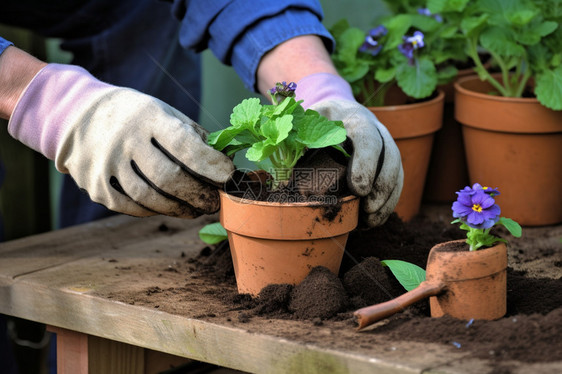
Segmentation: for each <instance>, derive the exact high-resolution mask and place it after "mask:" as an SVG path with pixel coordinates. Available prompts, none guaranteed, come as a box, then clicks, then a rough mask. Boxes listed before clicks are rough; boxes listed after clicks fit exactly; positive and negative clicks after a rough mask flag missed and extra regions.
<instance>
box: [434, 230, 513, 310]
mask: <svg viewBox="0 0 562 374" xmlns="http://www.w3.org/2000/svg"><path fill="white" fill-rule="evenodd" d="M506 269H507V247H506V246H505V244H504V243H499V244H497V245H495V246H493V247H490V248H485V249H479V250H477V251H469V250H468V245H467V244H466V241H465V240H464V239H461V240H453V241H450V242H445V243H440V244H438V245H436V246H434V247H433V248H432V249H431V251H430V252H429V257H428V260H427V269H426V282H428V283H441V284H445V285H446V291H445V292H444V293H441V294H439V295H436V296H431V297H430V298H429V305H430V308H431V316H432V317H441V316H443V315H449V316H452V317H455V318H459V319H464V320H470V319H471V318H474V319H487V320H494V319H498V318H501V317H503V316H504V315H505V313H506V305H507V271H506Z"/></svg>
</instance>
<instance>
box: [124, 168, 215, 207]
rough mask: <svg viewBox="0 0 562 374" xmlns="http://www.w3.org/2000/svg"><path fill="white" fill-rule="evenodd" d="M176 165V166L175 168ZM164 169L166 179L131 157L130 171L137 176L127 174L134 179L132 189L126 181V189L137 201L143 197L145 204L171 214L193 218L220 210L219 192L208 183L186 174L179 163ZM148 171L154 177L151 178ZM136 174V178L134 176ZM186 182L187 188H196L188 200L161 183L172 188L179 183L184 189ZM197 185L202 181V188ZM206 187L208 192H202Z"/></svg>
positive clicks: (128, 178) (130, 178) (129, 179)
mask: <svg viewBox="0 0 562 374" xmlns="http://www.w3.org/2000/svg"><path fill="white" fill-rule="evenodd" d="M173 168H176V171H174V170H173ZM165 169H166V173H163V174H165V175H164V177H166V179H165V181H164V182H163V181H162V178H158V177H157V175H158V174H149V173H151V172H153V170H150V167H148V169H147V170H144V169H142V168H141V167H140V166H139V165H138V164H137V163H136V162H135V161H131V171H132V173H133V174H135V176H133V175H132V174H131V175H129V176H127V177H126V178H127V180H128V181H132V182H133V183H132V184H131V186H132V187H131V188H130V189H127V187H128V186H127V183H124V186H123V188H124V190H125V193H126V194H127V195H128V196H129V197H131V198H132V199H133V200H135V201H138V202H141V201H142V204H143V205H144V206H145V207H146V208H148V209H150V210H153V211H155V212H158V213H160V214H165V215H168V216H174V217H184V218H194V217H198V216H200V215H202V214H209V213H214V212H216V211H217V210H218V208H219V197H218V192H216V191H210V190H209V189H208V187H206V186H203V185H201V184H199V182H197V181H196V180H194V179H192V178H191V177H188V176H185V174H183V172H182V171H181V169H180V167H179V166H177V165H174V166H173V167H172V168H170V167H166V168H165ZM149 175H152V176H153V177H152V178H151V177H149ZM170 175H175V178H173V179H170ZM181 175H184V176H185V177H186V178H180V177H179V176H181ZM135 178H136V179H137V180H134V179H135ZM159 179H160V180H159ZM143 184H144V186H143ZM183 185H185V186H187V187H188V189H194V190H195V191H193V192H194V194H193V195H192V196H191V197H188V198H187V199H186V200H184V199H182V198H181V197H180V196H178V191H169V190H168V191H167V190H164V189H163V188H161V187H160V186H165V188H167V189H169V188H170V187H171V186H177V187H179V188H181V189H182V190H184V191H185V188H183V187H184V186H183ZM197 185H199V188H194V187H195V186H197ZM147 186H148V187H149V188H147ZM203 189H204V190H205V193H203V192H202V191H203ZM197 190H199V191H197ZM197 192H199V194H197ZM209 192H211V193H209ZM213 192H214V194H213ZM194 202H197V203H198V204H199V206H195V205H193V204H192V203H194ZM201 205H202V206H201Z"/></svg>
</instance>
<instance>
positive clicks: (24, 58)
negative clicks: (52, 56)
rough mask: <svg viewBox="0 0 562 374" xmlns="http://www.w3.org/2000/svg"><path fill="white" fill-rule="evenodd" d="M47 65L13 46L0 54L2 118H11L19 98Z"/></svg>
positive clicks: (0, 112)
mask: <svg viewBox="0 0 562 374" xmlns="http://www.w3.org/2000/svg"><path fill="white" fill-rule="evenodd" d="M45 65H47V64H46V63H44V62H42V61H40V60H38V59H36V58H35V57H33V56H31V55H29V54H27V53H25V52H24V51H22V50H20V49H18V48H16V47H13V46H9V47H7V48H6V49H5V50H4V52H2V54H0V118H4V119H9V118H10V116H11V115H12V112H13V111H14V108H15V106H16V103H17V102H18V99H19V97H20V96H21V94H22V93H23V91H24V90H25V88H26V87H27V85H28V84H29V82H31V80H32V79H33V77H34V76H35V74H37V73H38V72H39V70H41V69H42V68H43V67H45Z"/></svg>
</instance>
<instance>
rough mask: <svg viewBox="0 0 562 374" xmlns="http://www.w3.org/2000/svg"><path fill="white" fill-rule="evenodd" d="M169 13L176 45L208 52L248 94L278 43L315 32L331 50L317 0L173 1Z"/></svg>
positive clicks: (331, 41)
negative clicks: (176, 23) (176, 24)
mask: <svg viewBox="0 0 562 374" xmlns="http://www.w3.org/2000/svg"><path fill="white" fill-rule="evenodd" d="M173 11H174V14H175V15H176V17H178V18H179V19H180V20H181V22H182V25H181V28H180V43H181V44H182V45H183V46H184V47H186V48H192V49H194V50H196V51H201V50H203V49H206V48H210V49H211V50H212V51H213V53H214V55H215V56H216V57H217V58H218V59H219V60H220V61H222V62H223V63H225V64H228V65H232V66H233V67H234V69H235V70H236V72H237V73H238V75H239V76H240V77H241V78H242V80H243V82H244V83H245V85H246V87H247V88H248V89H250V90H256V87H255V86H256V71H257V67H258V64H259V62H260V60H261V58H262V56H263V55H264V54H265V53H266V52H268V51H269V50H271V49H272V48H274V47H275V46H276V45H278V44H280V43H281V42H283V41H285V40H288V39H290V38H293V37H295V36H299V35H306V34H316V35H319V36H321V37H322V38H323V40H324V42H325V44H326V46H327V48H328V49H329V50H330V51H331V50H332V48H333V39H332V37H331V35H330V34H329V32H328V31H327V30H326V28H325V27H324V26H323V25H322V23H321V20H322V17H323V12H322V8H321V5H320V3H319V2H318V1H316V0H284V1H271V0H254V1H247V0H216V1H211V2H209V1H189V0H187V1H186V0H176V1H174V9H173Z"/></svg>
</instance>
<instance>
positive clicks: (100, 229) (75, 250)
mask: <svg viewBox="0 0 562 374" xmlns="http://www.w3.org/2000/svg"><path fill="white" fill-rule="evenodd" d="M213 220H214V221H216V220H218V218H214V216H206V217H200V218H198V219H197V220H182V219H177V218H171V217H164V216H157V217H150V218H133V217H127V216H116V217H111V218H108V219H103V220H99V221H95V222H92V223H88V224H85V225H79V226H75V227H71V228H67V229H63V230H57V231H52V232H48V233H45V234H41V235H34V236H29V237H26V238H22V239H18V240H13V241H10V242H6V243H0V284H2V281H4V282H6V281H9V280H10V279H15V278H16V277H18V276H21V275H24V274H28V273H33V272H35V271H39V270H42V269H48V268H51V267H55V266H60V265H63V264H65V263H67V262H71V261H74V260H77V259H80V258H86V257H91V256H95V255H97V254H99V253H101V252H108V251H114V252H115V253H116V254H117V253H118V252H119V249H120V248H123V247H125V246H128V245H135V244H138V243H142V242H144V241H147V240H151V241H153V240H158V239H160V238H165V237H168V236H170V235H173V234H176V233H178V232H181V233H182V235H187V236H190V237H191V238H192V239H194V240H198V239H197V235H196V232H197V230H198V229H199V228H200V227H201V226H202V225H203V224H204V223H206V222H211V221H213Z"/></svg>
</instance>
